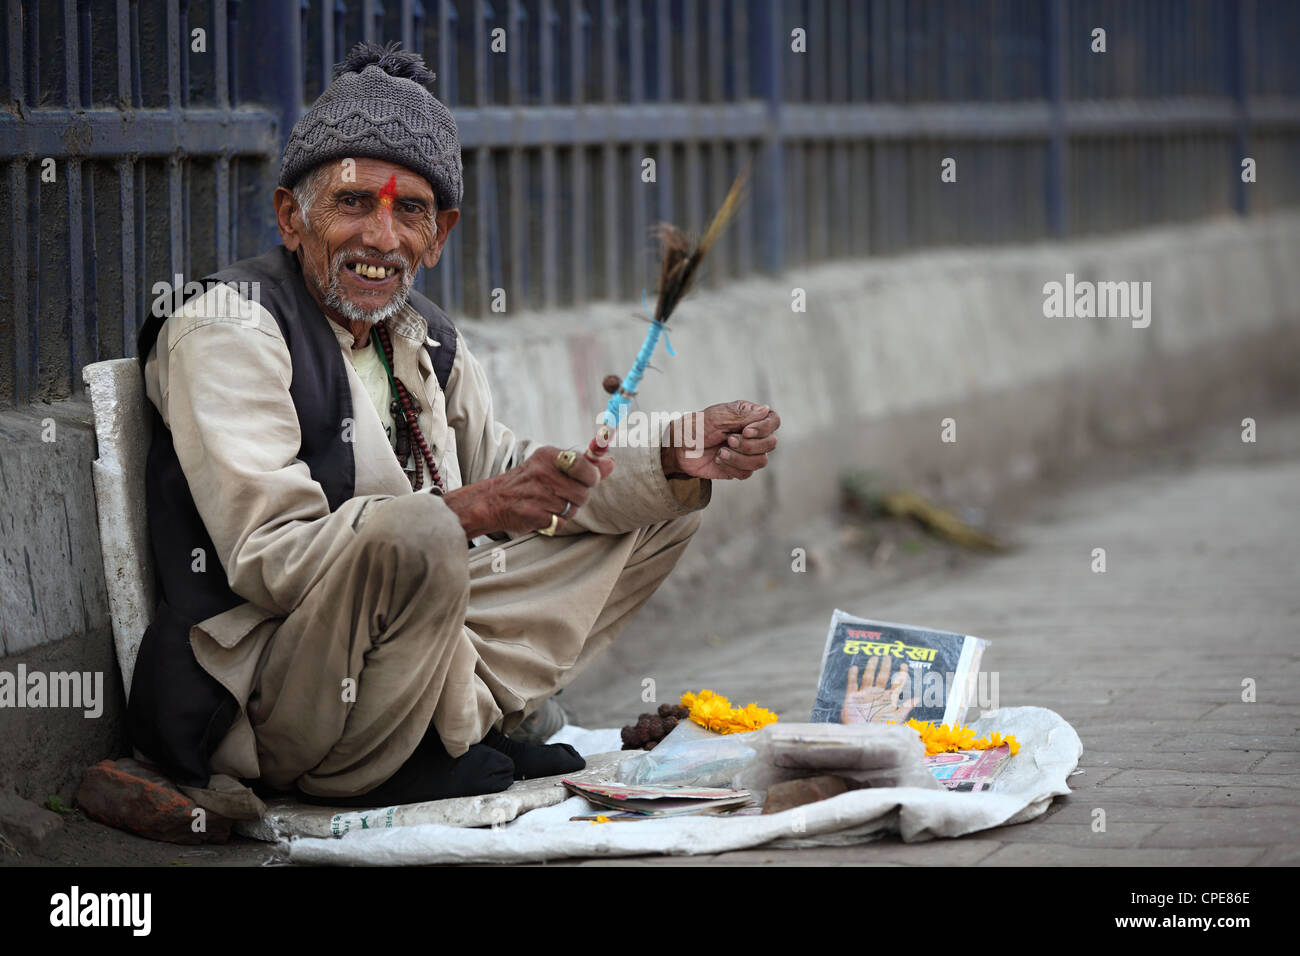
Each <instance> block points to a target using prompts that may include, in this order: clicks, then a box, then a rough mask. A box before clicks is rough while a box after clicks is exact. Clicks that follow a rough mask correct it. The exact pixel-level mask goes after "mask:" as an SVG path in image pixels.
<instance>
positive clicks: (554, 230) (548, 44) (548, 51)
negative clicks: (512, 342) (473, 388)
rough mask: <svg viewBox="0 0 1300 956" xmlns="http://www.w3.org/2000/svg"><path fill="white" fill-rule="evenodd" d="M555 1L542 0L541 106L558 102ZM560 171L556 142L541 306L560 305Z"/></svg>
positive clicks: (545, 200) (548, 178)
mask: <svg viewBox="0 0 1300 956" xmlns="http://www.w3.org/2000/svg"><path fill="white" fill-rule="evenodd" d="M554 3H555V0H541V9H540V10H538V11H537V14H538V16H539V17H540V18H541V21H540V22H539V23H538V30H539V31H540V32H539V34H538V47H539V49H538V58H537V68H538V70H539V71H540V72H539V74H538V77H539V80H540V82H539V85H538V96H539V98H540V100H541V104H542V107H543V108H545V107H550V106H554V105H555V19H556V15H555V8H554ZM559 192H560V181H559V174H558V173H557V171H556V163H555V143H554V142H553V141H550V140H548V141H547V142H546V143H545V145H543V146H542V228H541V235H542V307H543V308H545V309H553V308H555V307H556V306H557V305H558V304H559V298H560V295H559V273H560V265H559V250H560V227H559V198H560V197H559Z"/></svg>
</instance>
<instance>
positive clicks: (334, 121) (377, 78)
mask: <svg viewBox="0 0 1300 956" xmlns="http://www.w3.org/2000/svg"><path fill="white" fill-rule="evenodd" d="M399 46H400V44H398V43H391V44H389V45H388V46H386V47H382V46H379V45H377V44H374V43H358V44H357V45H356V46H355V47H353V48H352V52H350V53H349V54H348V55H347V58H346V59H344V60H343V62H342V63H339V64H338V65H337V66H335V67H334V80H333V82H332V83H330V85H329V86H328V87H327V88H326V90H325V92H324V93H322V94H321V95H320V97H319V98H318V99H317V100H316V102H315V103H313V104H312V105H311V107H310V108H309V109H308V110H307V112H306V113H304V114H303V115H302V118H301V119H299V120H298V122H297V123H295V124H294V127H293V132H292V133H291V134H290V135H289V142H288V143H287V144H286V145H285V147H284V157H283V158H282V160H281V162H280V180H279V183H280V185H281V186H284V187H285V188H286V189H292V188H293V187H294V185H295V184H296V183H297V182H298V181H299V180H300V179H302V177H303V176H305V175H306V174H307V173H309V172H311V170H312V169H314V168H315V167H317V166H319V165H320V164H321V163H326V162H330V161H337V160H343V159H347V158H349V157H352V158H361V157H369V158H371V159H382V160H385V161H387V162H390V163H396V164H398V165H399V166H405V167H406V168H407V169H409V170H411V171H412V172H415V173H418V174H420V175H421V176H423V177H424V178H425V179H426V180H428V182H429V185H430V187H432V189H433V194H434V197H435V199H436V201H437V203H438V209H439V210H443V209H459V208H460V202H461V198H462V195H463V191H464V186H463V167H462V165H461V155H460V133H459V131H458V130H457V129H456V121H455V119H453V118H452V115H451V111H450V110H448V109H447V107H446V106H444V105H443V104H442V103H441V102H439V101H438V100H437V99H436V98H435V97H434V95H433V94H432V93H430V92H429V90H428V89H427V88H426V84H428V83H431V82H433V81H434V78H435V77H434V74H433V73H431V72H430V71H429V69H428V68H427V67H426V66H425V65H424V60H423V59H421V57H420V56H419V54H416V53H411V52H408V51H405V50H401V49H399Z"/></svg>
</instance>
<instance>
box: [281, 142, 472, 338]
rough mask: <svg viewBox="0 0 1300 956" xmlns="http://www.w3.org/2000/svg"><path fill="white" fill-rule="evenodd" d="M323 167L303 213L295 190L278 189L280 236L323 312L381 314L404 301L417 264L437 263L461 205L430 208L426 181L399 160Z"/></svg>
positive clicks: (349, 316) (371, 319)
mask: <svg viewBox="0 0 1300 956" xmlns="http://www.w3.org/2000/svg"><path fill="white" fill-rule="evenodd" d="M326 168H327V169H328V170H329V180H328V182H327V183H326V184H325V185H324V186H323V188H321V190H320V192H319V193H318V194H317V196H316V197H315V199H314V200H313V201H312V202H311V205H310V206H309V207H308V209H307V210H306V218H305V219H304V217H303V210H301V209H299V208H298V204H297V202H296V201H295V200H294V197H293V194H292V193H290V192H289V191H288V190H286V189H277V190H276V195H275V205H276V214H277V221H278V223H279V226H280V233H281V236H282V237H283V238H284V241H285V245H286V246H287V247H288V248H289V249H290V250H291V251H296V252H298V254H299V258H300V260H301V262H302V266H303V277H304V278H305V279H306V282H307V286H308V289H309V290H310V291H311V293H312V296H313V297H314V298H315V299H316V301H317V302H319V303H321V306H322V307H323V308H324V309H325V311H326V313H327V314H329V315H331V317H333V318H335V319H336V320H346V321H347V322H364V323H367V324H373V323H375V322H381V321H384V320H385V319H388V318H389V317H390V316H392V315H393V314H395V313H396V312H397V311H398V310H399V309H400V308H401V307H402V306H403V305H404V304H405V302H406V298H407V295H408V293H409V292H410V289H411V284H412V283H413V282H414V281H415V273H416V270H418V269H419V267H420V266H421V265H425V266H426V267H429V268H432V267H433V266H434V265H435V264H436V263H437V261H438V258H439V257H440V256H441V253H442V248H443V245H444V243H445V242H446V240H447V233H448V232H449V231H450V230H451V227H452V226H453V225H454V224H455V222H456V219H457V218H458V217H459V212H458V211H457V210H454V209H452V210H446V211H444V212H439V213H436V214H435V203H434V196H433V190H432V188H431V187H430V185H429V183H428V182H427V181H426V180H425V179H424V177H422V176H420V175H419V174H418V173H414V172H412V171H411V170H409V169H406V168H405V167H403V166H398V165H395V164H393V163H389V162H385V161H384V160H379V159H366V158H358V159H356V160H354V161H351V162H344V161H337V162H331V163H328V164H327V166H326Z"/></svg>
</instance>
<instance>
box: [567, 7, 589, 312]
mask: <svg viewBox="0 0 1300 956" xmlns="http://www.w3.org/2000/svg"><path fill="white" fill-rule="evenodd" d="M582 4H583V0H569V36H570V37H571V38H572V39H571V40H570V43H571V45H572V47H571V50H570V56H569V86H570V88H571V89H572V91H573V94H572V98H573V105H574V106H578V105H580V104H581V103H582V101H583V100H584V99H585V98H586V97H585V96H584V94H583V87H582V81H583V77H584V76H585V75H586V73H585V65H586V58H587V48H586V46H587V45H586V32H585V29H584V23H583V21H584V20H585V19H586V11H585V10H584V9H583V6H582ZM569 164H570V168H571V170H572V177H571V178H572V182H573V215H572V216H571V217H570V225H571V228H572V231H571V232H570V234H569V243H570V247H571V250H572V253H571V258H570V260H569V264H570V266H571V267H572V270H573V273H572V278H571V281H572V283H573V304H574V305H582V304H584V303H585V302H586V301H587V290H588V288H589V284H590V279H591V269H592V262H591V256H590V254H589V253H588V249H589V246H588V243H587V238H588V235H589V233H588V229H587V151H586V148H585V147H584V146H583V145H582V144H581V143H574V144H573V147H572V150H571V152H570V159H569Z"/></svg>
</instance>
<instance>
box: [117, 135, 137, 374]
mask: <svg viewBox="0 0 1300 956" xmlns="http://www.w3.org/2000/svg"><path fill="white" fill-rule="evenodd" d="M117 203H118V209H119V210H120V212H121V216H122V245H121V253H120V254H121V257H122V354H123V355H124V356H126V357H127V358H131V357H133V356H134V355H135V353H136V348H135V345H136V342H135V339H136V336H137V335H138V334H139V332H140V330H139V328H138V323H137V322H136V316H137V314H138V310H139V303H138V302H137V301H136V276H137V274H138V273H137V272H136V261H135V228H136V225H135V163H134V161H132V160H130V159H123V160H120V161H119V162H118V163H117Z"/></svg>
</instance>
